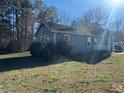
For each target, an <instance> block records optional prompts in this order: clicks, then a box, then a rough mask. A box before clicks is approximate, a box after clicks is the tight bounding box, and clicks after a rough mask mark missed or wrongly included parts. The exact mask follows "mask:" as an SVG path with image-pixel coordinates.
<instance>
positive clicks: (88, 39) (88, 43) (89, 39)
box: [87, 37, 91, 47]
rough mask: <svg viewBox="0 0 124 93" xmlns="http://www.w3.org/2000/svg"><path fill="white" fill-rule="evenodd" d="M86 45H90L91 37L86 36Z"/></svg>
mask: <svg viewBox="0 0 124 93" xmlns="http://www.w3.org/2000/svg"><path fill="white" fill-rule="evenodd" d="M87 46H88V47H91V37H88V38H87Z"/></svg>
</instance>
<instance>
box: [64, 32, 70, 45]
mask: <svg viewBox="0 0 124 93" xmlns="http://www.w3.org/2000/svg"><path fill="white" fill-rule="evenodd" d="M65 37H68V40H65ZM64 41H67V42H68V43H69V44H70V35H69V34H64Z"/></svg>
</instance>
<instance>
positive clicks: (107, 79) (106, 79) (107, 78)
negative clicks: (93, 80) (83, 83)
mask: <svg viewBox="0 0 124 93" xmlns="http://www.w3.org/2000/svg"><path fill="white" fill-rule="evenodd" d="M98 80H99V81H101V82H111V77H110V76H108V75H106V74H102V75H100V76H99V77H98Z"/></svg>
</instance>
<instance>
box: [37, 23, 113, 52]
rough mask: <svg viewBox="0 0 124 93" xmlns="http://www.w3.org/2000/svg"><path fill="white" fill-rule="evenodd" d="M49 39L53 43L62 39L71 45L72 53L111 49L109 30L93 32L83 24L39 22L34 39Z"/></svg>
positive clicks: (40, 40) (43, 40)
mask: <svg viewBox="0 0 124 93" xmlns="http://www.w3.org/2000/svg"><path fill="white" fill-rule="evenodd" d="M49 40H52V41H53V42H54V44H56V43H57V42H61V40H64V41H65V42H67V43H68V44H69V45H70V46H72V51H71V53H72V54H78V53H85V52H89V51H93V50H96V51H101V50H106V51H111V50H112V35H111V32H110V31H103V32H102V33H99V34H94V33H92V32H91V31H90V30H88V29H86V27H85V26H80V27H78V28H75V27H74V26H73V25H72V26H68V25H62V24H55V23H49V24H46V23H41V24H40V26H39V28H38V31H37V32H36V41H38V42H41V43H43V42H47V41H49Z"/></svg>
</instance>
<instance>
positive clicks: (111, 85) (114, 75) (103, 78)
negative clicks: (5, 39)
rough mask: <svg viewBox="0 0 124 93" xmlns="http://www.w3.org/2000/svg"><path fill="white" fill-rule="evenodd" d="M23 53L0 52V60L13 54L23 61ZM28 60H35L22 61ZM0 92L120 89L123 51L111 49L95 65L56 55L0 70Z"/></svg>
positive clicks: (123, 92) (106, 92)
mask: <svg viewBox="0 0 124 93" xmlns="http://www.w3.org/2000/svg"><path fill="white" fill-rule="evenodd" d="M25 56H26V57H27V56H28V57H30V54H29V53H19V54H12V55H11V54H9V55H1V56H0V63H1V62H2V61H5V60H8V61H11V62H13V61H15V60H13V58H14V57H19V59H18V60H16V61H19V62H20V60H21V58H23V60H21V61H25V60H24V58H25ZM8 58H10V59H8ZM30 61H32V62H31V64H33V63H34V64H35V63H36V62H33V61H34V60H31V59H26V61H25V62H29V63H30ZM35 61H36V60H35ZM5 62H7V61H5ZM25 62H22V63H23V65H24V63H25ZM39 62H40V61H39ZM8 65H10V63H9V64H8ZM20 65H21V63H20ZM26 65H27V64H26ZM17 66H18V65H17ZM0 93H124V54H115V53H114V54H113V55H112V57H111V58H109V59H107V60H104V61H103V62H101V63H98V64H96V65H90V64H86V63H84V62H82V63H81V62H75V61H71V60H68V59H65V58H60V59H57V60H56V61H55V62H54V64H49V65H41V64H39V65H38V66H37V65H36V66H33V67H32V66H31V67H30V66H28V68H26V67H25V68H23V66H22V67H20V68H19V69H18V68H15V69H9V70H5V71H4V70H2V71H1V72H0Z"/></svg>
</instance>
